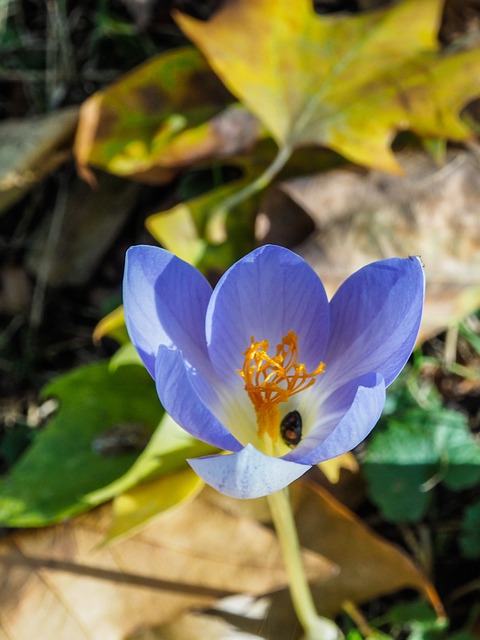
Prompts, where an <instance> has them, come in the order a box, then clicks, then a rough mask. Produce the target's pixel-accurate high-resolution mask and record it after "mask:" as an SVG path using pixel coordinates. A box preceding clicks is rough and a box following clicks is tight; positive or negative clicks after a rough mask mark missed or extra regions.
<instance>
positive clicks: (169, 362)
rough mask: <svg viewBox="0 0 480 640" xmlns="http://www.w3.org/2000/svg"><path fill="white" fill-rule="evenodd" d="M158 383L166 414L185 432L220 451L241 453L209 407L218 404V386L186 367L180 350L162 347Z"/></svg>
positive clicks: (157, 371) (235, 442) (156, 374)
mask: <svg viewBox="0 0 480 640" xmlns="http://www.w3.org/2000/svg"><path fill="white" fill-rule="evenodd" d="M155 381H156V385H157V393H158V396H159V398H160V401H161V403H162V405H163V406H164V408H165V411H166V412H167V413H169V414H170V416H171V417H172V418H173V419H174V420H175V422H177V423H178V424H179V425H180V426H181V427H182V428H183V429H185V431H188V433H190V434H191V435H192V436H194V437H195V438H198V439H199V440H203V441H204V442H208V443H209V444H212V445H213V446H214V447H218V448H219V449H226V450H227V451H239V450H240V449H241V448H242V445H241V444H240V443H239V442H238V441H237V440H236V439H235V438H234V437H233V435H232V434H231V433H229V432H228V431H227V429H226V428H225V427H224V426H223V424H222V423H221V422H220V421H219V420H218V419H217V418H216V417H215V416H214V415H213V413H212V412H211V410H210V408H209V407H211V406H212V405H214V404H215V403H216V402H218V399H217V398H216V397H215V389H214V387H213V386H212V385H211V384H210V382H208V381H206V380H205V379H204V378H203V376H202V374H201V373H200V372H199V371H196V370H195V369H192V368H189V367H188V365H186V363H185V362H184V360H183V357H182V353H181V352H180V351H178V350H176V349H168V348H167V347H160V349H159V351H158V354H157V359H156V371H155ZM199 392H200V393H201V394H202V395H203V396H204V397H203V398H201V397H200V395H199ZM206 402H208V405H209V406H207V404H206Z"/></svg>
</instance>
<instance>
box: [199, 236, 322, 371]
mask: <svg viewBox="0 0 480 640" xmlns="http://www.w3.org/2000/svg"><path fill="white" fill-rule="evenodd" d="M328 327H329V310H328V302H327V297H326V294H325V290H324V288H323V284H322V283H321V281H320V279H319V278H318V276H317V275H316V274H315V272H314V271H313V270H312V269H311V268H310V267H309V265H308V264H307V263H306V262H304V260H302V259H301V258H300V257H299V256H297V255H296V254H294V253H292V252H291V251H289V250H288V249H284V248H282V247H276V246H270V245H267V246H264V247H260V248H259V249H256V250H255V251H252V253H250V254H248V255H247V256H245V257H244V258H242V259H241V260H239V261H238V262H237V263H236V264H234V265H233V267H231V268H230V269H229V270H228V271H227V272H226V273H225V275H224V276H223V277H222V278H221V280H220V282H219V283H218V285H217V286H216V287H215V291H214V292H213V295H212V297H211V300H210V303H209V306H208V310H207V320H206V332H207V342H208V345H209V346H208V350H209V354H210V359H211V361H212V364H213V366H214V368H215V370H216V371H217V374H218V375H222V376H227V377H228V376H229V377H230V378H238V380H239V382H240V376H239V375H238V373H237V372H236V370H237V369H241V368H242V366H243V353H244V351H245V350H246V349H247V348H248V347H249V345H250V340H251V337H252V336H253V337H254V338H255V340H256V341H260V340H265V339H266V340H268V341H269V348H270V352H271V353H273V354H275V348H276V346H277V344H279V343H280V342H281V340H282V338H283V337H284V336H285V335H286V334H287V333H288V331H294V332H295V333H297V334H298V336H299V342H298V346H299V362H305V363H306V365H307V369H309V370H312V369H315V368H316V367H317V365H318V364H319V362H320V361H321V360H322V359H323V356H324V353H325V348H326V344H327V340H328Z"/></svg>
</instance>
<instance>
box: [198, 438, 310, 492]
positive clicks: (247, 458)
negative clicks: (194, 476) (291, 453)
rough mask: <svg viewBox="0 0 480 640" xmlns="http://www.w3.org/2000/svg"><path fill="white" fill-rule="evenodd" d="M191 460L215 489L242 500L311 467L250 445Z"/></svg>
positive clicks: (283, 484)
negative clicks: (274, 456) (263, 451)
mask: <svg viewBox="0 0 480 640" xmlns="http://www.w3.org/2000/svg"><path fill="white" fill-rule="evenodd" d="M188 463H189V464H190V466H191V467H192V469H193V470H194V471H195V472H196V473H198V475H199V476H200V477H201V478H202V479H203V480H205V482H206V483H207V484H209V485H211V486H212V487H213V488H214V489H217V491H220V493H224V494H225V495H227V496H231V497H232V498H240V499H248V498H261V497H263V496H266V495H269V494H270V493H274V492H275V491H279V490H280V489H283V488H285V487H286V486H288V485H289V484H290V483H291V482H293V481H294V480H296V479H297V478H300V476H302V475H303V474H304V473H306V472H307V471H308V470H309V469H310V466H309V465H304V464H299V463H297V462H289V461H287V460H283V459H282V458H273V457H271V456H266V455H264V454H263V453H261V452H260V451H258V449H255V447H253V446H252V445H251V444H247V446H246V447H245V448H244V449H242V450H241V451H239V452H238V453H231V454H227V455H215V456H206V457H205V458H194V459H190V460H188Z"/></svg>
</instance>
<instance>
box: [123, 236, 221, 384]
mask: <svg viewBox="0 0 480 640" xmlns="http://www.w3.org/2000/svg"><path fill="white" fill-rule="evenodd" d="M211 292H212V289H211V287H210V285H209V284H208V282H207V281H206V280H205V278H204V277H203V276H202V275H201V273H200V272H199V271H197V270H196V269H195V268H194V267H192V266H191V265H189V264H188V263H186V262H184V261H183V260H180V259H179V258H177V257H176V256H174V255H173V254H171V253H169V252H168V251H165V250H164V249H160V248H158V247H150V246H137V247H131V248H130V249H129V250H128V251H127V256H126V262H125V278H124V285H123V301H124V307H125V320H126V324H127V329H128V333H129V335H130V338H131V340H132V342H133V344H134V345H135V347H136V349H137V351H138V353H139V354H140V357H141V358H142V360H143V362H144V364H145V366H146V368H147V369H148V371H149V372H150V374H151V375H152V376H153V375H154V373H155V355H156V353H157V350H158V347H159V346H160V345H165V346H167V347H170V348H176V349H180V350H181V351H182V352H183V354H184V358H185V359H186V360H188V361H189V362H190V363H191V364H193V365H194V366H202V364H203V363H204V361H205V360H207V359H208V355H207V348H206V340H205V313H206V309H207V305H208V301H209V299H210V295H211Z"/></svg>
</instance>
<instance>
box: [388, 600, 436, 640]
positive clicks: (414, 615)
mask: <svg viewBox="0 0 480 640" xmlns="http://www.w3.org/2000/svg"><path fill="white" fill-rule="evenodd" d="M378 623H381V624H390V625H392V627H393V635H394V637H398V636H399V635H400V633H401V631H409V632H410V633H409V635H408V640H434V638H437V637H443V635H444V634H443V632H444V631H445V629H446V628H447V626H448V622H447V620H446V618H439V617H438V616H437V614H436V613H435V612H434V611H433V609H432V608H431V607H430V606H429V605H428V604H427V603H426V602H424V601H421V600H416V601H414V602H408V603H402V604H398V605H395V606H393V607H392V608H391V609H389V610H388V612H387V613H386V614H385V615H384V616H382V618H381V619H380V621H377V624H378Z"/></svg>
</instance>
